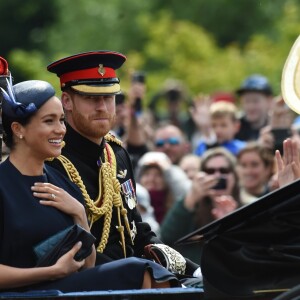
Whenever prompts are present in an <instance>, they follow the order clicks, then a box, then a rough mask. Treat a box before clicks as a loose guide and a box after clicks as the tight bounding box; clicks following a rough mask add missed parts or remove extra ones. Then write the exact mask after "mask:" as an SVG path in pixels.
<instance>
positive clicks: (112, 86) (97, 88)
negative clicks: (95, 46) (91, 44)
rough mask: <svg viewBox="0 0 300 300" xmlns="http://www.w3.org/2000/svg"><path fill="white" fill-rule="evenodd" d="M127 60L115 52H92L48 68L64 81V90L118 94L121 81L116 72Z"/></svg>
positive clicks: (64, 60)
mask: <svg viewBox="0 0 300 300" xmlns="http://www.w3.org/2000/svg"><path fill="white" fill-rule="evenodd" d="M125 60H126V57H125V56H124V55H123V54H121V53H118V52H113V51H91V52H84V53H79V54H75V55H72V56H68V57H65V58H62V59H60V60H58V61H55V62H53V63H51V64H50V65H48V67H47V69H48V71H50V72H52V73H55V74H56V75H57V76H58V77H59V79H60V86H61V90H65V89H66V88H72V89H73V90H74V91H75V92H77V93H81V94H88V95H107V94H108V95H109V94H118V93H119V92H120V91H121V88H120V80H119V78H118V77H117V75H116V72H115V70H116V69H118V68H120V67H121V66H122V65H123V63H124V62H125Z"/></svg>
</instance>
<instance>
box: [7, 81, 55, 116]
mask: <svg viewBox="0 0 300 300" xmlns="http://www.w3.org/2000/svg"><path fill="white" fill-rule="evenodd" d="M1 92H2V96H3V100H2V114H4V115H6V116H7V117H10V118H26V117H29V116H31V115H32V114H34V113H35V112H36V111H37V110H38V109H39V108H40V107H41V106H42V105H43V104H44V103H45V102H47V101H48V100H49V99H50V98H51V97H53V96H54V95H55V90H54V88H53V86H52V85H51V84H50V83H48V82H46V81H42V80H28V81H23V82H20V83H17V84H15V85H14V86H13V85H12V79H11V76H10V77H9V79H6V87H5V88H1Z"/></svg>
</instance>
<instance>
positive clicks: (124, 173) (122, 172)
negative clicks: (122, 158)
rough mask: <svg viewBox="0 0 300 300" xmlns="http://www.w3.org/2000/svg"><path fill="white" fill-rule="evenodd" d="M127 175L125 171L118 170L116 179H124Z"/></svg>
mask: <svg viewBox="0 0 300 300" xmlns="http://www.w3.org/2000/svg"><path fill="white" fill-rule="evenodd" d="M126 175H127V170H126V169H125V170H124V171H122V170H120V171H119V174H117V177H118V178H125V177H126Z"/></svg>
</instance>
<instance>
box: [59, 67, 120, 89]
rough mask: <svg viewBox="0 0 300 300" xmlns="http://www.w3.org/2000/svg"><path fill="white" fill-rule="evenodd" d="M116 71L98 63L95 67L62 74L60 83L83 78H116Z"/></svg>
mask: <svg viewBox="0 0 300 300" xmlns="http://www.w3.org/2000/svg"><path fill="white" fill-rule="evenodd" d="M116 77H117V76H116V72H115V70H114V69H112V68H107V67H104V66H103V65H99V67H97V68H90V69H84V70H78V71H73V72H69V73H65V74H62V75H61V76H60V84H61V85H63V84H64V83H66V82H69V81H72V80H84V79H98V78H116Z"/></svg>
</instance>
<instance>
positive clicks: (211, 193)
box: [160, 147, 240, 262]
mask: <svg viewBox="0 0 300 300" xmlns="http://www.w3.org/2000/svg"><path fill="white" fill-rule="evenodd" d="M235 167H236V159H235V157H234V156H233V155H232V154H231V153H230V152H229V151H227V150H226V149H224V148H221V147H218V148H213V149H210V150H207V151H206V152H205V154H204V155H203V157H202V159H201V165H200V172H198V173H197V174H196V176H195V177H194V179H193V183H192V187H191V189H190V191H189V192H188V193H187V195H186V197H185V198H184V199H182V200H181V201H177V202H176V203H175V204H174V205H173V207H172V208H171V210H170V211H169V212H168V214H167V215H166V217H165V219H164V222H163V223H162V224H161V231H160V235H161V239H162V240H163V241H164V242H165V243H166V244H168V245H172V246H173V243H174V242H175V241H177V240H178V239H179V238H181V237H182V236H184V235H186V234H188V233H190V232H192V231H194V230H196V229H197V228H199V227H202V226H204V225H206V224H208V223H210V222H212V221H214V220H216V219H219V218H222V217H223V216H225V215H226V214H228V213H230V212H232V211H234V210H235V209H236V208H237V207H239V205H240V191H239V182H238V176H237V173H236V171H235ZM178 224H180V226H178ZM175 249H177V250H178V251H180V252H181V253H182V254H183V255H184V256H186V257H188V258H190V259H192V260H193V261H195V262H199V261H200V251H201V245H200V244H194V245H189V246H188V247H182V246H181V247H180V246H178V248H175Z"/></svg>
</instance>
